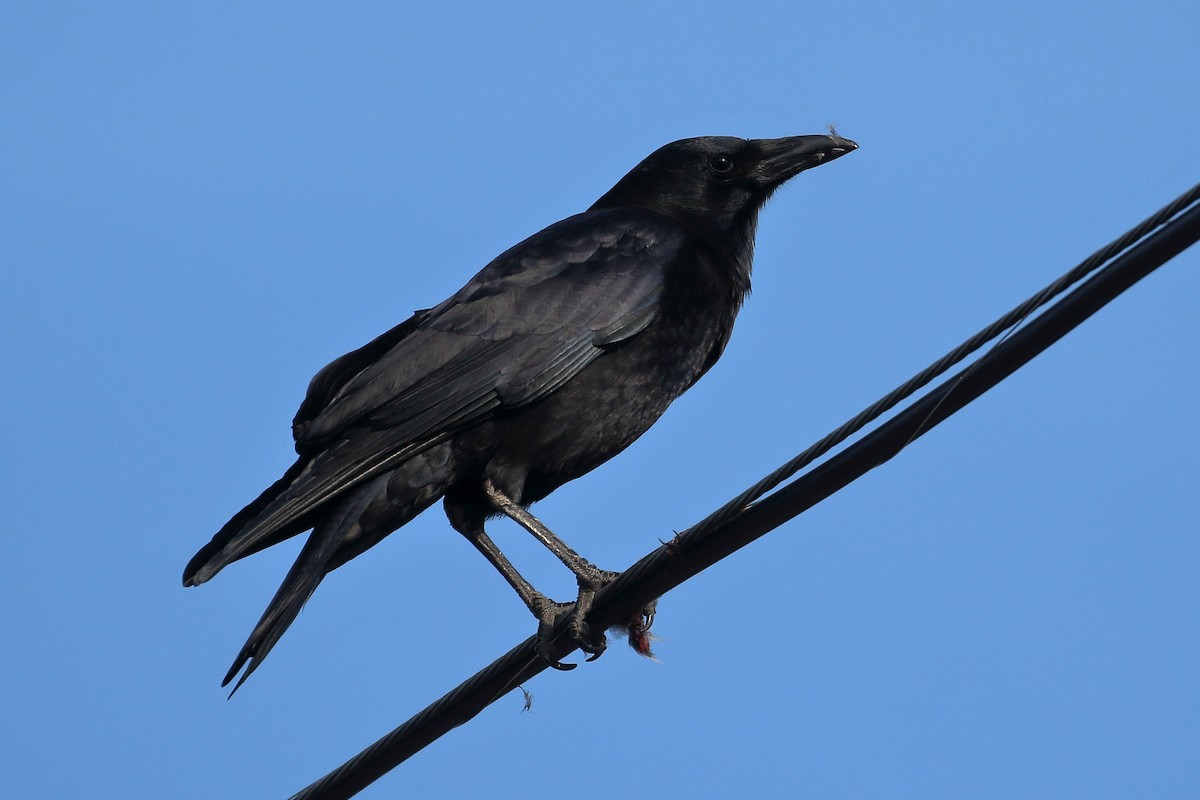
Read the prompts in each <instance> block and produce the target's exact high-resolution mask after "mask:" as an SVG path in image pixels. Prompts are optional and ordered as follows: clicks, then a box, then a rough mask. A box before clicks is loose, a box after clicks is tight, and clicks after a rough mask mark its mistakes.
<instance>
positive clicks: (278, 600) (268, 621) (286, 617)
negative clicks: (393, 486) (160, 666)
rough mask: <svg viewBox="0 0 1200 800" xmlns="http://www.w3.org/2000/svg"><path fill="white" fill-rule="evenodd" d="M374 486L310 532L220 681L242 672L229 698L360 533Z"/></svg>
mask: <svg viewBox="0 0 1200 800" xmlns="http://www.w3.org/2000/svg"><path fill="white" fill-rule="evenodd" d="M377 483H378V482H372V483H369V484H367V485H366V486H363V487H361V488H359V489H358V490H357V491H355V492H353V493H352V495H351V496H350V497H349V498H348V499H347V500H346V501H345V502H343V503H341V504H340V506H339V507H338V508H337V509H335V510H334V511H332V513H330V514H328V515H327V516H326V517H325V518H324V519H322V520H321V522H320V523H318V525H317V526H316V527H315V528H314V529H313V532H312V533H311V534H310V535H309V537H308V541H307V542H305V544H304V547H303V549H301V551H300V555H299V556H297V557H296V562H295V563H294V564H292V568H291V569H290V570H288V574H287V576H286V577H285V578H284V579H283V583H282V584H281V585H280V587H279V591H277V592H276V593H275V597H273V598H272V599H271V602H270V603H269V604H268V605H267V610H266V611H265V612H263V615H262V618H261V619H260V620H259V621H258V624H257V625H255V626H254V630H253V631H251V632H250V637H249V638H248V639H247V640H246V643H245V644H244V645H242V649H241V651H240V652H239V653H238V655H237V658H235V659H234V661H233V666H231V667H230V668H229V672H228V673H226V675H225V679H224V680H223V681H221V685H222V686H228V685H229V683H230V682H231V681H233V679H234V678H235V677H237V675H238V673H239V672H241V671H242V668H243V667H245V668H246V669H245V672H242V675H241V677H240V678H238V679H237V683H236V684H234V687H233V689H232V690H231V691H230V692H229V696H230V697H232V696H233V693H234V692H236V691H237V690H238V688H240V687H241V685H242V684H243V683H245V682H246V679H247V678H249V677H250V675H251V673H253V672H254V670H256V669H258V666H259V665H260V664H261V663H262V662H263V659H265V658H266V657H267V654H268V653H269V652H271V648H273V647H274V646H275V643H276V642H278V641H279V638H280V637H281V636H283V634H284V632H285V631H286V630H287V629H288V627H289V626H291V624H292V622H294V621H295V619H296V616H297V615H298V614H299V613H300V609H301V608H303V607H304V603H305V602H306V601H307V600H308V598H309V597H310V596H312V593H313V592H314V591H316V588H317V586H319V585H320V583H321V581H322V580H323V579H324V578H325V575H326V574H328V573H329V571H330V569H332V567H330V564H329V562H330V561H331V559H332V558H333V556H334V554H335V553H336V552H337V551H338V548H339V547H341V546H342V544H343V543H344V542H346V541H347V540H349V539H353V538H355V537H356V536H357V535H358V534H359V533H360V531H359V526H360V524H361V523H360V521H359V519H360V517H361V515H362V513H363V511H364V510H365V509H366V507H367V505H368V504H369V503H370V502H371V499H372V498H373V497H374V495H375V492H376V491H377V489H378V488H380V487H379V486H377V485H376V484H377Z"/></svg>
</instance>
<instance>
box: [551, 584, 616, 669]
mask: <svg viewBox="0 0 1200 800" xmlns="http://www.w3.org/2000/svg"><path fill="white" fill-rule="evenodd" d="M593 569H594V571H593V572H592V573H591V574H588V575H586V576H584V575H581V576H579V596H578V597H577V598H576V600H575V602H574V603H556V602H554V601H553V600H550V599H549V598H547V597H544V596H540V597H538V598H537V599H536V601H535V608H534V610H533V611H534V615H535V616H536V617H537V619H538V632H537V654H538V655H539V656H541V658H542V660H543V661H545V662H546V663H547V664H549V665H550V666H551V667H553V668H554V669H557V670H561V671H563V672H566V671H568V670H573V669H575V667H577V666H579V665H578V664H565V663H563V662H561V661H559V660H558V659H557V658H555V657H554V656H553V655H552V647H551V644H552V643H553V641H554V627H555V625H556V624H557V623H558V619H559V617H561V616H562V615H563V614H567V613H569V614H570V615H571V622H570V625H569V626H568V633H569V634H570V636H571V641H572V642H573V643H574V644H575V646H576V647H578V648H579V649H580V650H582V651H583V652H584V653H586V654H587V658H586V659H585V661H589V662H591V661H595V660H596V659H598V658H599V657H600V656H601V655H603V654H604V651H605V650H607V649H608V640H607V639H606V638H605V636H604V632H603V631H601V632H600V633H599V634H594V633H593V632H592V630H591V626H590V625H588V623H587V615H588V613H589V612H590V611H591V610H592V603H593V602H594V601H595V599H596V592H598V591H599V590H600V589H601V588H603V587H604V586H607V585H608V584H610V583H612V582H613V581H614V580H616V578H617V576H619V575H620V574H621V573H619V572H611V571H609V570H602V569H595V568H593Z"/></svg>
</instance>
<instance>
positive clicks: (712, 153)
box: [592, 134, 858, 242]
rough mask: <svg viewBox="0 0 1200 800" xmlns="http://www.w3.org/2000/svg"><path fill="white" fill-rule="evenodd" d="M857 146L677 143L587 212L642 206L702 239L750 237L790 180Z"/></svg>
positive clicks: (813, 140) (825, 141) (705, 139)
mask: <svg viewBox="0 0 1200 800" xmlns="http://www.w3.org/2000/svg"><path fill="white" fill-rule="evenodd" d="M857 147H858V145H857V144H855V143H854V142H852V141H850V140H849V139H843V138H841V137H840V136H838V135H836V134H830V135H828V136H789V137H785V138H782V139H738V138H736V137H733V136H701V137H698V138H695V139H680V140H679V141H677V142H671V143H670V144H667V145H663V146H662V147H660V148H659V149H657V150H655V151H654V152H653V153H651V154H650V155H649V156H647V157H646V159H645V160H643V161H642V163H640V164H638V165H637V166H636V167H634V168H633V169H632V170H631V171H630V172H629V174H627V175H626V176H625V177H624V178H622V179H621V180H620V181H618V182H617V185H616V186H614V187H613V188H612V189H610V190H609V191H608V192H607V193H606V194H605V195H604V196H603V197H601V198H600V199H599V200H597V201H596V203H595V204H594V205H593V206H592V208H594V209H600V208H615V207H622V206H625V207H628V206H636V207H638V208H645V209H649V210H651V211H655V212H657V213H659V214H662V215H664V216H667V217H670V218H672V219H674V220H676V221H677V222H679V223H680V224H682V225H684V226H685V227H686V228H688V229H689V231H690V232H691V233H692V234H693V235H696V236H699V237H701V238H702V239H709V238H710V237H711V238H713V239H714V240H715V241H716V242H729V241H730V240H731V239H730V237H731V236H732V237H734V238H735V239H736V238H741V237H739V234H741V233H743V232H745V233H746V234H748V235H752V234H753V229H754V221H755V219H756V218H757V215H758V210H759V209H760V208H762V205H763V203H765V202H766V201H767V198H769V197H770V196H771V193H772V192H774V191H775V190H776V189H777V188H779V186H780V185H782V184H783V183H784V182H785V181H787V180H788V179H789V178H792V177H794V176H796V175H798V174H800V173H801V172H803V171H804V170H806V169H809V168H811V167H815V166H818V165H820V164H824V163H826V162H829V161H832V160H833V159H835V158H838V157H840V156H843V155H845V154H846V153H849V152H850V151H851V150H854V149H856V148H857Z"/></svg>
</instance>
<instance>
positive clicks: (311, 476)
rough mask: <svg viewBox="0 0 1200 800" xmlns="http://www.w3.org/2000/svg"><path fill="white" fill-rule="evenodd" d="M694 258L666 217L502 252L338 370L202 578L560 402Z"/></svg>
mask: <svg viewBox="0 0 1200 800" xmlns="http://www.w3.org/2000/svg"><path fill="white" fill-rule="evenodd" d="M690 255H691V254H690V253H689V252H688V251H687V238H686V236H685V234H684V233H683V231H682V230H680V229H679V228H677V227H676V226H675V225H674V224H673V223H671V222H670V221H668V220H666V219H665V218H663V217H660V216H658V215H656V214H652V213H650V212H645V211H640V210H637V209H609V210H603V211H589V212H586V213H584V214H579V215H577V216H574V217H570V218H568V219H566V220H563V221H562V222H559V223H557V224H555V225H552V226H551V227H549V228H547V229H545V230H544V231H542V232H541V233H538V234H535V235H534V236H533V237H531V238H529V239H527V240H526V241H524V242H522V243H521V244H519V245H517V246H515V247H513V248H512V249H510V250H508V251H507V252H505V253H503V254H502V255H500V256H499V257H498V258H496V259H495V260H494V261H493V262H492V263H490V264H489V265H488V266H487V267H485V268H484V269H483V270H482V271H481V272H480V273H479V274H478V275H476V276H475V277H474V278H472V279H471V281H470V282H469V283H468V284H467V285H466V286H465V287H463V289H462V290H460V291H459V292H458V293H457V294H455V295H454V296H453V297H451V298H449V299H448V300H446V301H445V302H443V303H441V304H440V305H438V306H437V307H435V308H433V309H430V310H429V311H428V312H420V313H419V314H418V316H417V317H414V318H413V320H410V321H409V322H407V323H405V324H404V325H401V326H398V327H397V328H394V329H393V330H392V331H389V333H388V334H385V335H384V336H383V337H380V339H377V340H376V342H381V340H386V341H384V342H383V344H387V345H390V347H387V349H386V350H385V348H384V346H383V344H381V345H380V346H378V347H376V348H375V350H374V351H373V352H368V353H365V354H364V351H367V350H368V349H369V348H371V347H372V345H367V347H365V348H363V349H362V350H359V351H355V353H352V354H350V355H348V356H344V357H343V359H339V360H338V361H335V362H334V363H333V364H331V365H330V366H329V367H326V369H325V370H322V372H321V373H320V374H318V376H317V377H316V378H314V380H313V384H312V385H311V386H310V389H309V397H308V398H306V400H305V405H302V406H301V410H300V413H298V414H297V420H296V425H295V428H294V433H295V437H296V449H297V451H298V452H299V453H300V454H301V456H302V459H301V460H302V461H304V460H305V457H307V459H308V460H307V462H306V463H304V464H303V466H302V467H301V468H300V469H299V470H298V471H297V473H296V474H295V476H294V480H292V481H291V483H290V485H288V486H287V487H286V488H284V489H283V490H282V491H280V492H279V493H278V494H276V495H275V496H274V497H273V498H272V499H271V500H270V501H269V502H266V503H264V504H263V506H262V507H261V509H260V510H258V513H257V514H256V515H255V516H254V517H253V518H251V519H248V520H247V521H246V524H245V526H244V527H243V528H242V530H241V531H239V532H237V533H236V534H235V535H233V536H232V537H230V539H229V540H228V541H227V542H225V543H224V546H223V547H221V549H220V551H219V552H217V553H215V554H214V555H213V557H212V558H211V559H210V560H208V562H207V563H206V564H204V565H203V566H202V567H200V568H199V569H198V570H197V573H196V575H195V577H194V581H195V582H197V583H202V582H203V581H204V580H207V579H208V578H209V577H211V576H212V575H213V574H215V573H216V571H217V570H219V569H220V568H221V567H223V566H224V565H225V564H228V563H229V562H231V561H234V560H236V559H237V558H239V557H241V555H244V554H246V553H247V552H250V551H253V550H256V549H260V547H261V546H263V545H262V544H261V543H262V542H263V541H264V540H268V539H272V540H273V539H275V538H276V537H277V535H278V533H279V532H280V531H282V530H285V529H287V530H294V529H295V528H296V527H297V525H298V524H299V523H301V522H303V521H304V519H305V517H306V516H309V515H310V514H311V512H313V511H314V510H315V509H317V508H318V507H319V506H321V505H322V504H324V503H326V502H328V501H329V500H331V499H332V498H334V497H336V496H337V495H339V494H340V493H342V492H344V491H346V490H347V489H348V488H350V487H352V486H354V485H357V484H359V483H361V482H362V481H364V480H367V479H368V478H370V477H372V476H374V475H377V474H379V473H381V472H383V471H385V470H387V469H389V468H391V467H393V466H395V465H396V464H398V463H400V462H401V461H403V460H404V459H406V458H409V457H411V456H412V455H413V454H414V453H417V452H420V451H421V450H423V449H425V448H427V447H429V446H431V445H432V444H435V443H437V442H440V441H444V440H445V439H446V438H448V437H450V436H452V435H453V434H454V433H456V432H457V431H461V430H463V429H464V428H466V427H469V426H471V425H473V424H476V423H478V422H479V421H480V420H482V419H485V418H486V417H488V416H489V415H491V414H493V413H495V412H496V410H497V409H501V408H506V409H509V408H516V407H519V406H521V405H525V404H527V403H532V402H534V401H536V400H537V399H539V398H541V397H544V396H545V395H547V394H549V393H551V392H553V391H554V390H555V389H557V388H559V387H560V386H562V385H563V384H564V383H565V382H567V381H568V380H570V378H571V377H572V376H573V375H575V374H576V373H578V372H579V370H581V369H583V367H585V366H586V365H587V364H588V363H590V362H591V361H592V360H593V359H595V358H597V357H598V356H600V355H601V354H602V353H603V352H604V350H605V348H606V347H609V346H612V345H614V344H616V343H618V342H620V341H623V340H625V339H628V338H629V337H631V336H634V335H636V334H637V333H639V332H640V331H642V330H644V329H645V327H646V326H647V325H649V324H650V323H651V322H653V320H654V318H655V315H656V312H657V308H658V300H659V297H660V296H661V293H662V287H663V281H664V274H665V272H666V270H667V267H668V265H669V264H671V263H672V262H674V261H676V260H678V259H680V258H687V257H689V256H690ZM410 323H412V324H411V326H410ZM406 326H410V327H406ZM389 335H392V339H391V340H388V339H387V337H388V336H389ZM372 344H375V343H372ZM377 353H378V356H377V357H376V354H377ZM356 354H363V355H362V356H361V357H357V356H356ZM344 359H345V360H344ZM360 365H363V366H361V367H360ZM355 370H357V371H355ZM350 372H353V375H352V376H350ZM322 376H325V377H324V378H323V377H322ZM318 407H319V411H318V410H317V409H318ZM305 417H311V418H308V419H305ZM298 466H299V465H298Z"/></svg>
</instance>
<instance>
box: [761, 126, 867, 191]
mask: <svg viewBox="0 0 1200 800" xmlns="http://www.w3.org/2000/svg"><path fill="white" fill-rule="evenodd" d="M754 144H756V145H757V146H758V148H759V152H761V153H762V160H761V161H760V162H759V164H760V166H759V170H760V174H761V179H762V181H763V183H764V185H766V186H778V185H779V184H781V183H783V182H784V181H786V180H787V179H788V178H792V177H794V176H796V175H799V174H800V173H801V172H803V171H804V170H806V169H811V168H812V167H816V166H819V165H821V164H824V163H826V162H829V161H833V160H834V159H835V158H840V157H842V156H844V155H846V153H849V152H850V151H851V150H857V149H858V145H857V144H855V143H854V142H852V141H850V140H849V139H843V138H842V137H840V136H838V135H837V134H836V133H835V134H831V135H829V136H788V137H785V138H783V139H755V140H754Z"/></svg>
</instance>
